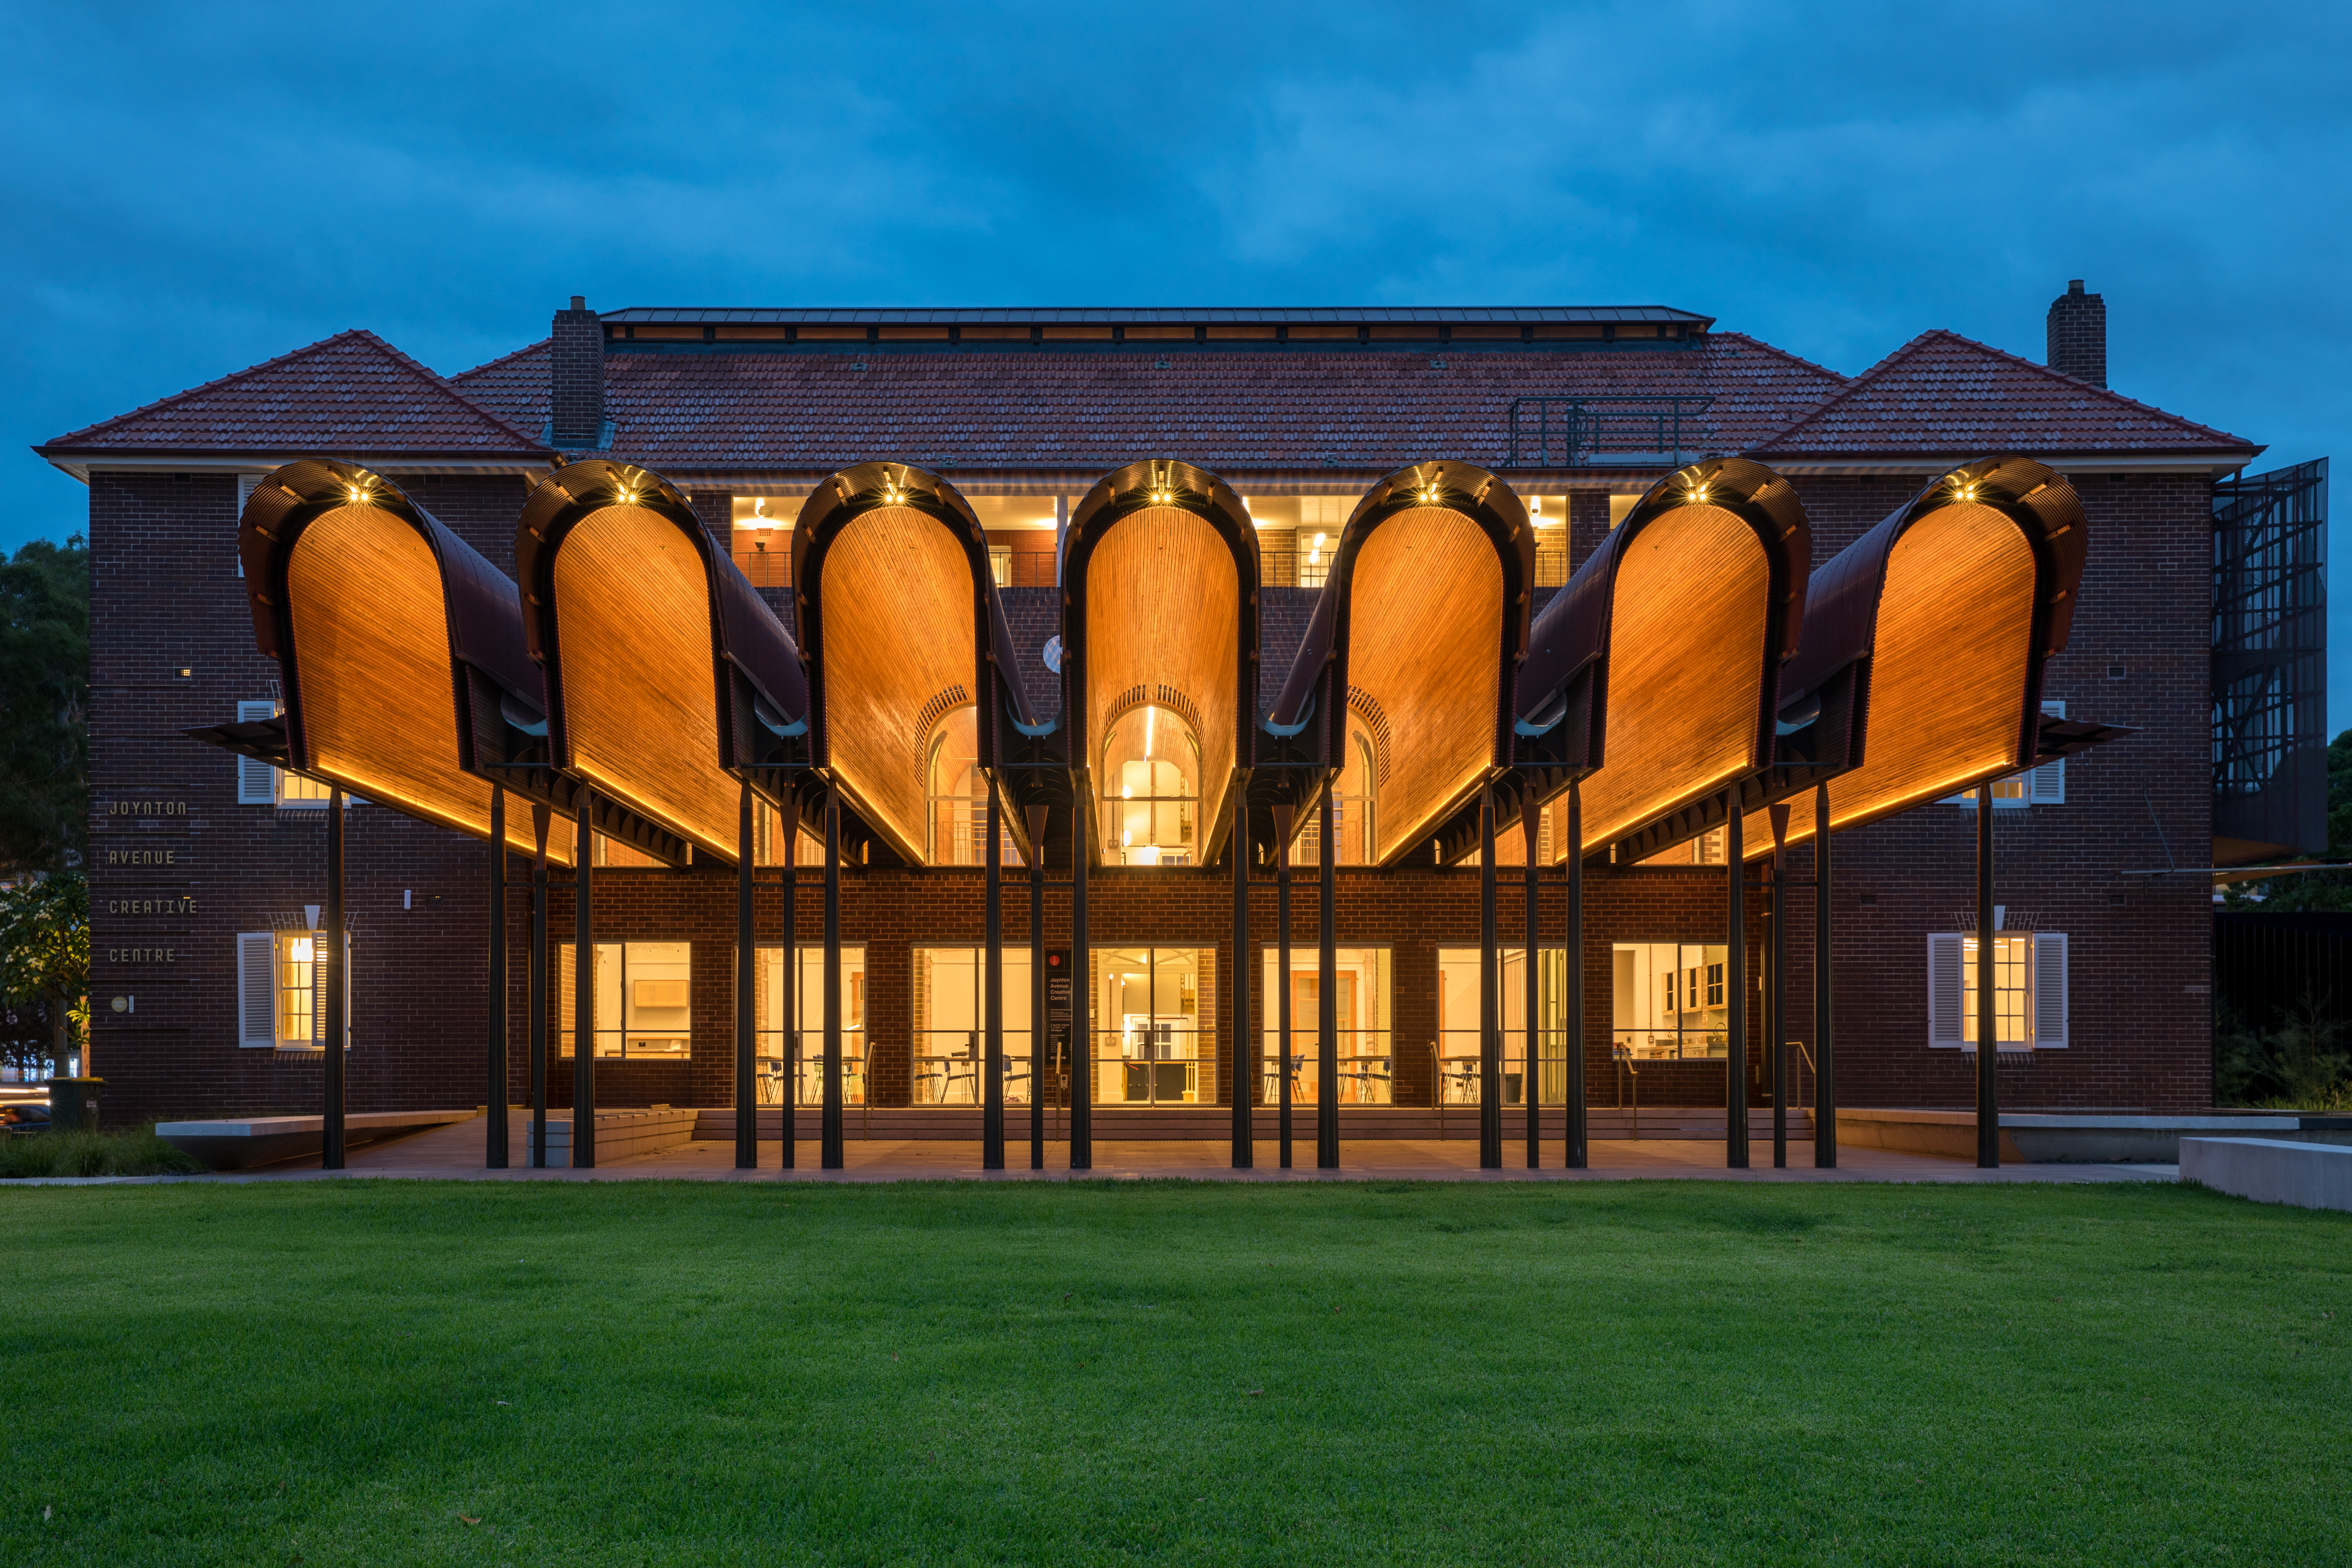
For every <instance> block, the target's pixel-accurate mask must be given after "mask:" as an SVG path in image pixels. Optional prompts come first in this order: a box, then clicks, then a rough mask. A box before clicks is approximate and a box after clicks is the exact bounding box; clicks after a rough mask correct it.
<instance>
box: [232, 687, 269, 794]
mask: <svg viewBox="0 0 2352 1568" xmlns="http://www.w3.org/2000/svg"><path fill="white" fill-rule="evenodd" d="M277 712H278V704H277V703H275V702H240V703H238V704H237V705H236V721H237V722H238V723H240V724H250V723H253V722H255V721H257V720H261V719H268V718H271V717H273V716H275V715H276V713H277ZM236 804H237V805H277V804H278V770H277V769H276V768H273V767H271V766H270V765H269V764H268V763H265V762H260V761H257V760H256V759H255V758H252V757H239V758H237V760H236Z"/></svg>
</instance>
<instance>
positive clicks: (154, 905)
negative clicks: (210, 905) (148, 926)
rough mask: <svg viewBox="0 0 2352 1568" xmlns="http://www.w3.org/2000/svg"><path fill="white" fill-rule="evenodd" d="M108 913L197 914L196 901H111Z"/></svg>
mask: <svg viewBox="0 0 2352 1568" xmlns="http://www.w3.org/2000/svg"><path fill="white" fill-rule="evenodd" d="M106 912H107V913H108V914H110V915H192V914H194V913H195V912H196V900H194V899H109V900H106Z"/></svg>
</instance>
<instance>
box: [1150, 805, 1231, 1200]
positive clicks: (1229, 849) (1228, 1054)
mask: <svg viewBox="0 0 2352 1568" xmlns="http://www.w3.org/2000/svg"><path fill="white" fill-rule="evenodd" d="M1249 850H1250V837H1249V805H1248V803H1247V802H1246V801H1244V800H1240V799H1236V800H1235V801H1234V827H1233V832H1232V834H1231V836H1230V837H1229V839H1228V842H1227V851H1228V853H1230V854H1231V855H1232V856H1233V858H1234V969H1233V978H1232V982H1231V984H1232V990H1233V994H1234V1035H1233V1041H1234V1043H1233V1049H1232V1050H1230V1051H1228V1052H1226V1056H1227V1058H1229V1059H1230V1060H1231V1061H1232V1063H1233V1067H1234V1170H1236V1171H1246V1170H1249V1169H1251V1168H1252V1167H1254V1166H1255V1165H1256V1163H1257V1124H1256V1110H1255V1107H1254V1106H1252V1105H1251V1104H1250V1100H1251V1099H1252V1098H1253V1097H1252V1095H1251V1094H1250V1072H1249V1064H1250V1058H1251V1056H1252V1054H1253V1053H1252V1051H1251V1048H1250V1047H1251V1046H1252V1044H1253V1041H1252V1037H1251V1035H1250V966H1249V928H1250V907H1249V906H1250V863H1249ZM1152 1070H1153V1071H1154V1072H1157V1071H1158V1070H1159V1069H1158V1068H1153V1069H1152Z"/></svg>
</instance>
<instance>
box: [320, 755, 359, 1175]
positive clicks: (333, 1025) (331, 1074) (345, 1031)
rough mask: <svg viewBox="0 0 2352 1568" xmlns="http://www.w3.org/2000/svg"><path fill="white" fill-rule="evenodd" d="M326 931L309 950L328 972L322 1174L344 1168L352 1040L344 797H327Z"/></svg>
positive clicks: (335, 791) (337, 794)
mask: <svg viewBox="0 0 2352 1568" xmlns="http://www.w3.org/2000/svg"><path fill="white" fill-rule="evenodd" d="M326 927H327V929H326V930H325V931H321V932H320V933H319V935H318V937H317V939H316V940H315V941H313V942H311V944H310V956H311V960H312V962H313V963H314V964H315V965H316V967H318V968H320V969H322V970H324V971H325V972H326V975H327V984H326V1011H327V1026H326V1028H325V1030H324V1031H323V1033H324V1034H325V1036H326V1044H327V1059H326V1068H327V1071H326V1082H327V1117H326V1125H325V1127H324V1128H323V1129H322V1130H321V1132H320V1143H319V1168H320V1170H323V1171H340V1170H341V1169H342V1168H343V1065H344V1064H343V1042H344V1040H345V1039H346V1038H347V1037H348V1036H349V1034H350V1026H349V1024H348V1023H347V1022H346V1020H347V1018H348V1017H349V1015H350V992H351V976H350V973H349V970H350V965H349V963H347V962H346V961H347V960H348V958H349V957H350V954H351V947H350V945H349V944H348V943H347V942H345V940H344V937H343V792H342V790H341V788H340V787H338V788H335V789H331V790H329V791H328V792H327V920H326Z"/></svg>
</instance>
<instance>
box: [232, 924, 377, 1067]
mask: <svg viewBox="0 0 2352 1568" xmlns="http://www.w3.org/2000/svg"><path fill="white" fill-rule="evenodd" d="M325 935H326V933H325V932H324V931H241V932H239V933H238V935H237V939H236V1019H237V1041H236V1043H237V1044H238V1045H240V1046H243V1047H252V1048H257V1049H264V1050H290V1051H314V1050H318V1049H320V1047H321V1046H322V1043H323V1042H324V1041H325V1039H326V1034H327V1031H326V1024H325V1020H324V1019H323V1017H322V1016H320V1007H321V1004H322V1003H323V1001H324V998H325V987H324V986H323V985H322V984H320V982H321V981H322V980H323V979H324V978H325V977H324V976H322V975H321V974H320V973H319V964H318V962H317V960H318V954H319V943H320V942H321V941H322V940H323V939H324V938H325ZM351 958H352V938H351V933H350V932H349V931H345V932H344V933H343V973H344V977H345V979H344V984H343V1048H344V1049H345V1050H349V1049H351V1046H352V1037H351V1026H352V987H351V984H350V974H351Z"/></svg>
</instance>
